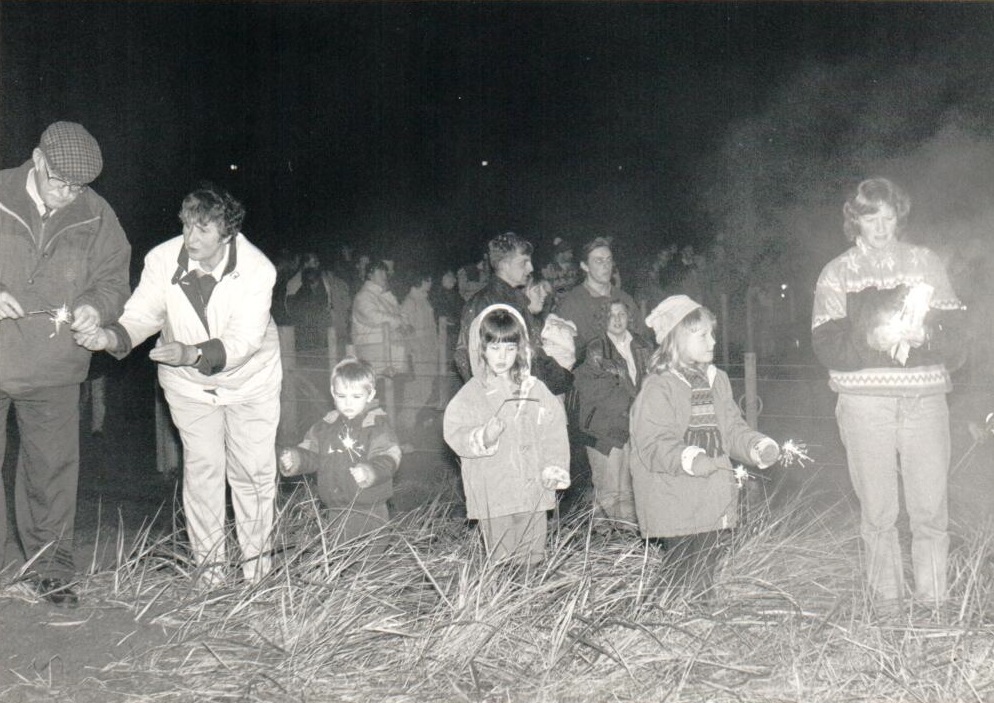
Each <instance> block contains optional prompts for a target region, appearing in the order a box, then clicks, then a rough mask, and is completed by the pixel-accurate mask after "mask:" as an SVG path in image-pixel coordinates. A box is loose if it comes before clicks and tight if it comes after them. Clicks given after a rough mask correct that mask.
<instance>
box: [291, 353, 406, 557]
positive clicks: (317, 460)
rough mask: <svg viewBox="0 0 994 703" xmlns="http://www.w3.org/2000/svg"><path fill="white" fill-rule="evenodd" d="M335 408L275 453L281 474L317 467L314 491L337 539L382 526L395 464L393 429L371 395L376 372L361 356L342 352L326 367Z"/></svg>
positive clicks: (397, 453) (396, 452) (397, 456)
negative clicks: (331, 366)
mask: <svg viewBox="0 0 994 703" xmlns="http://www.w3.org/2000/svg"><path fill="white" fill-rule="evenodd" d="M331 395H332V397H333V398H334V401H335V409H334V410H332V411H331V412H330V413H328V414H327V415H326V416H325V417H324V418H323V419H321V420H319V421H318V422H316V423H314V425H313V426H312V427H311V428H310V429H309V430H308V431H307V434H306V435H304V440H303V441H302V442H301V443H300V444H299V445H297V446H296V447H291V448H287V449H284V450H283V451H282V452H281V454H280V473H282V474H283V475H284V476H297V475H300V474H308V473H316V474H317V479H318V496H319V497H320V499H321V502H322V503H323V504H324V506H325V507H326V508H327V513H328V518H329V521H330V524H331V525H332V527H333V529H334V530H335V532H336V533H338V534H340V536H341V540H342V541H347V540H350V539H354V538H356V537H360V536H362V535H364V534H367V533H369V532H372V531H374V530H376V529H378V528H380V527H382V526H383V525H384V524H386V522H387V521H388V520H389V519H390V513H389V510H388V508H387V500H388V499H389V498H390V497H391V496H392V495H393V477H394V474H395V473H396V472H397V467H398V466H399V465H400V458H401V451H400V445H399V444H398V442H397V435H396V434H395V433H394V430H393V428H392V427H391V426H390V422H389V419H388V418H387V414H386V412H385V411H384V410H383V409H382V408H381V407H380V406H379V403H377V402H376V401H375V400H374V397H375V396H376V374H375V373H374V372H373V369H372V367H371V366H370V365H369V364H368V363H366V362H365V361H360V360H358V359H356V358H354V357H347V358H345V359H342V361H340V362H338V364H337V365H336V366H335V368H334V369H333V370H332V372H331Z"/></svg>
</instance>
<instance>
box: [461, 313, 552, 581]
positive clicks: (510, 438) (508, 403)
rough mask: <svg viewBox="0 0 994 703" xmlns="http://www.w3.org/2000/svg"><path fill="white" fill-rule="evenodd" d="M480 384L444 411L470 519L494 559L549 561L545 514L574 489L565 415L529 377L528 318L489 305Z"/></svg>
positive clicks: (482, 325) (472, 336) (479, 330)
mask: <svg viewBox="0 0 994 703" xmlns="http://www.w3.org/2000/svg"><path fill="white" fill-rule="evenodd" d="M468 346H469V359H470V364H471V368H472V372H473V377H472V378H471V379H470V380H469V381H468V382H467V383H466V385H464V386H463V387H462V388H461V389H460V390H459V392H458V393H457V394H456V396H455V397H454V398H453V399H452V401H451V402H450V403H449V405H448V407H447V408H446V409H445V419H444V435H445V441H446V442H447V443H448V444H449V446H450V447H452V450H453V451H454V452H455V453H456V454H457V455H459V457H460V460H461V464H462V479H463V488H464V490H465V493H466V513H467V516H468V517H469V518H471V519H475V520H478V521H479V525H480V531H481V533H482V534H483V541H484V545H485V546H486V548H487V551H488V553H490V554H491V556H492V557H493V558H494V559H498V560H500V559H513V560H514V561H517V562H522V563H530V564H536V563H538V562H540V561H542V560H543V559H544V558H545V537H546V530H547V515H546V511H548V510H550V509H552V508H553V507H555V504H556V490H562V489H565V488H568V487H569V482H570V477H569V441H568V439H567V435H566V413H565V411H564V410H563V406H562V403H560V402H559V401H558V400H557V399H556V397H555V396H554V395H552V393H550V392H549V389H548V388H546V386H545V384H543V383H542V382H541V381H540V380H538V379H537V378H535V377H534V376H532V375H531V373H530V364H529V362H530V359H529V353H528V349H529V345H528V332H527V327H526V326H525V322H524V319H522V317H521V314H520V313H518V311H516V310H515V309H514V308H512V307H510V306H508V305H502V304H498V305H490V306H488V307H486V308H484V309H483V310H482V311H481V312H480V314H479V315H477V316H476V318H475V319H474V320H473V323H472V325H471V326H470V330H469V337H468Z"/></svg>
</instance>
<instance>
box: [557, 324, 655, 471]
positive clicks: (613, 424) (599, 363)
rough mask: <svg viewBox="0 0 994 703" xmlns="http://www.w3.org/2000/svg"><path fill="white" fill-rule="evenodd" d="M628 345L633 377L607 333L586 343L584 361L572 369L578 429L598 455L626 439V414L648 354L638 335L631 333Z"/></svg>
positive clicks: (643, 371) (638, 384) (637, 386)
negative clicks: (633, 360) (578, 405)
mask: <svg viewBox="0 0 994 703" xmlns="http://www.w3.org/2000/svg"><path fill="white" fill-rule="evenodd" d="M629 346H630V349H631V351H632V356H633V357H634V358H635V367H636V378H635V379H634V380H633V379H632V377H631V376H630V375H629V371H628V362H627V361H625V358H624V357H623V356H622V355H621V352H619V351H618V348H617V347H616V346H615V345H614V343H613V342H612V341H611V339H610V338H609V337H608V336H607V334H603V335H601V336H600V337H597V338H595V339H594V340H593V341H592V342H591V343H590V344H588V345H587V351H586V354H585V357H584V361H583V363H582V364H580V366H579V367H578V368H577V369H576V371H575V372H574V381H573V382H574V385H575V388H576V390H577V392H578V394H579V402H580V408H579V422H580V431H581V432H582V433H583V435H584V436H583V439H584V441H585V443H586V444H588V445H589V446H592V447H593V448H594V449H596V450H597V451H599V452H600V453H601V454H610V452H611V450H612V449H614V448H621V447H623V446H624V445H625V442H627V441H628V413H629V410H630V409H631V407H632V402H633V401H634V400H635V395H636V393H638V389H639V386H640V385H641V383H642V377H643V376H644V375H645V369H646V364H647V362H648V360H649V356H651V354H652V346H651V345H650V344H649V343H648V342H646V341H645V340H644V339H642V338H641V337H639V336H638V335H632V341H631V342H630V345H629Z"/></svg>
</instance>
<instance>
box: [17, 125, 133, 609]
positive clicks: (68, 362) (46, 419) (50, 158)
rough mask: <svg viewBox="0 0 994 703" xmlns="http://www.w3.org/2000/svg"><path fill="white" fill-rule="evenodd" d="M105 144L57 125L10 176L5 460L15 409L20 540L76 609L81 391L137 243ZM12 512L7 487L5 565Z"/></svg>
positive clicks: (42, 575) (55, 597)
mask: <svg viewBox="0 0 994 703" xmlns="http://www.w3.org/2000/svg"><path fill="white" fill-rule="evenodd" d="M102 168H103V157H102V156H101V153H100V146H99V145H98V144H97V141H96V140H95V139H94V138H93V136H92V135H91V134H90V133H89V132H88V131H87V130H86V129H85V128H84V127H83V126H82V125H79V124H76V123H75V122H55V123H53V124H51V125H49V127H48V128H47V129H46V130H45V132H44V133H43V134H42V135H41V141H40V143H39V144H38V146H37V148H35V149H34V151H33V152H32V154H31V158H30V159H29V160H28V161H26V162H25V163H24V164H22V165H21V166H19V167H17V168H11V169H6V170H3V171H0V457H2V456H3V455H4V450H5V444H6V436H7V432H6V430H7V418H8V416H9V415H10V412H9V411H10V406H11V405H13V406H14V414H15V415H16V418H17V428H18V431H19V434H20V453H19V455H18V459H17V473H16V478H15V486H14V498H15V508H16V510H15V512H16V522H17V532H18V535H19V537H20V541H21V545H22V546H23V548H24V551H25V556H26V557H27V558H29V559H30V558H32V557H37V558H36V559H35V561H34V563H33V565H32V568H33V572H32V573H33V575H34V576H35V577H36V580H35V584H36V586H37V589H38V593H39V595H40V596H41V597H43V598H44V599H46V600H48V601H50V602H51V603H54V604H56V605H59V606H69V607H72V606H75V605H77V604H78V602H79V596H78V594H77V591H76V586H75V584H74V578H75V575H76V568H75V565H74V561H73V524H74V522H75V519H76V489H77V482H78V478H79V389H80V384H81V383H82V381H83V380H84V379H85V378H86V375H87V370H88V369H89V366H90V356H91V354H90V352H89V351H87V350H86V349H84V348H83V347H81V346H79V345H77V344H76V342H75V341H74V339H73V331H76V332H81V333H89V332H93V331H95V330H96V329H97V328H98V327H99V326H100V325H104V324H108V323H110V322H113V321H114V320H116V319H117V317H118V316H119V315H120V314H121V310H122V308H123V305H124V302H125V301H126V300H127V298H128V295H129V294H130V289H129V286H128V266H129V264H130V260H131V247H130V245H129V244H128V240H127V237H125V234H124V230H123V229H122V228H121V225H120V223H119V222H118V220H117V215H115V214H114V211H113V210H112V209H111V207H110V205H108V204H107V201H106V200H104V199H103V198H102V197H100V196H99V195H97V194H96V193H95V192H93V190H92V189H90V188H89V184H90V182H91V181H93V180H94V179H95V178H96V177H97V176H99V175H100V171H101V169H102ZM6 544H7V504H6V499H5V498H4V497H3V492H2V491H0V559H3V560H4V561H5V558H6V553H5V551H6V550H5V547H6Z"/></svg>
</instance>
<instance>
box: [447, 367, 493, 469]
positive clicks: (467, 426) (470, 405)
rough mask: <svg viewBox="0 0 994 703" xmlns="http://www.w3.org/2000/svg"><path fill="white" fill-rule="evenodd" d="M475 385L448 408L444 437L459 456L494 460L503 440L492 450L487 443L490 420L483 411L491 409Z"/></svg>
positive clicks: (468, 388) (460, 393)
mask: <svg viewBox="0 0 994 703" xmlns="http://www.w3.org/2000/svg"><path fill="white" fill-rule="evenodd" d="M471 384H472V382H470V383H467V384H466V385H465V386H463V387H462V388H461V389H460V390H459V392H458V393H456V396H455V397H454V398H453V399H452V400H450V401H449V404H448V405H447V406H446V408H445V415H444V416H443V420H442V434H443V436H444V437H445V443H446V444H448V445H449V447H451V448H452V451H454V452H455V453H456V454H457V455H458V456H461V457H464V458H475V457H481V456H493V455H494V454H496V453H497V448H498V447H499V446H500V440H497V441H496V442H494V443H493V445H491V446H489V447H488V446H486V445H485V444H484V443H483V428H484V426H485V425H486V421H487V418H484V417H483V416H482V414H481V413H480V411H479V408H486V407H487V406H486V405H485V404H484V402H483V398H482V397H481V396H479V394H477V393H475V392H474V387H473V386H472V385H471ZM474 401H478V402H474Z"/></svg>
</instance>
